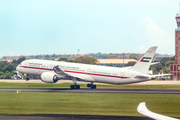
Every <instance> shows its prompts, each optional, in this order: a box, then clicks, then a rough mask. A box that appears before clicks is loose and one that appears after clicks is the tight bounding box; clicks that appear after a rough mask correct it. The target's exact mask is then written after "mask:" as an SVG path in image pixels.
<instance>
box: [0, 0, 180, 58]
mask: <svg viewBox="0 0 180 120" xmlns="http://www.w3.org/2000/svg"><path fill="white" fill-rule="evenodd" d="M179 3H180V0H0V57H2V56H7V55H9V56H14V55H39V54H77V53H78V49H79V53H80V54H87V53H98V52H101V53H123V52H124V53H145V52H146V51H147V50H148V48H149V47H151V46H158V49H157V53H160V54H175V29H176V28H177V25H176V21H175V16H176V14H177V13H179V11H180V10H179Z"/></svg>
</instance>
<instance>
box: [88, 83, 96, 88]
mask: <svg viewBox="0 0 180 120" xmlns="http://www.w3.org/2000/svg"><path fill="white" fill-rule="evenodd" d="M87 87H88V88H89V87H90V88H91V89H96V85H93V82H91V84H87Z"/></svg>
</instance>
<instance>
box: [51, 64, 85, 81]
mask: <svg viewBox="0 0 180 120" xmlns="http://www.w3.org/2000/svg"><path fill="white" fill-rule="evenodd" d="M53 70H54V72H55V73H56V74H57V76H58V77H59V78H63V79H74V78H76V80H83V79H84V78H83V77H82V76H78V75H76V74H68V73H65V72H64V71H63V70H61V69H60V68H59V65H57V66H54V67H53Z"/></svg>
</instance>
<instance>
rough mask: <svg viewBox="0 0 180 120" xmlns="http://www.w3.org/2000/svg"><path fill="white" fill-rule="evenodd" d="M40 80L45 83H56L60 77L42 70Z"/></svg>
mask: <svg viewBox="0 0 180 120" xmlns="http://www.w3.org/2000/svg"><path fill="white" fill-rule="evenodd" d="M41 80H42V81H43V82H46V83H56V82H57V81H58V80H60V78H58V77H57V75H56V74H54V73H52V72H43V73H42V74H41Z"/></svg>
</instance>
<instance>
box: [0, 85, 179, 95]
mask: <svg viewBox="0 0 180 120" xmlns="http://www.w3.org/2000/svg"><path fill="white" fill-rule="evenodd" d="M0 91H12V92H17V91H21V92H70V93H73V92H74V93H138V94H180V90H174V89H173V90H168V89H101V88H97V89H89V88H81V89H70V88H9V87H0Z"/></svg>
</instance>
